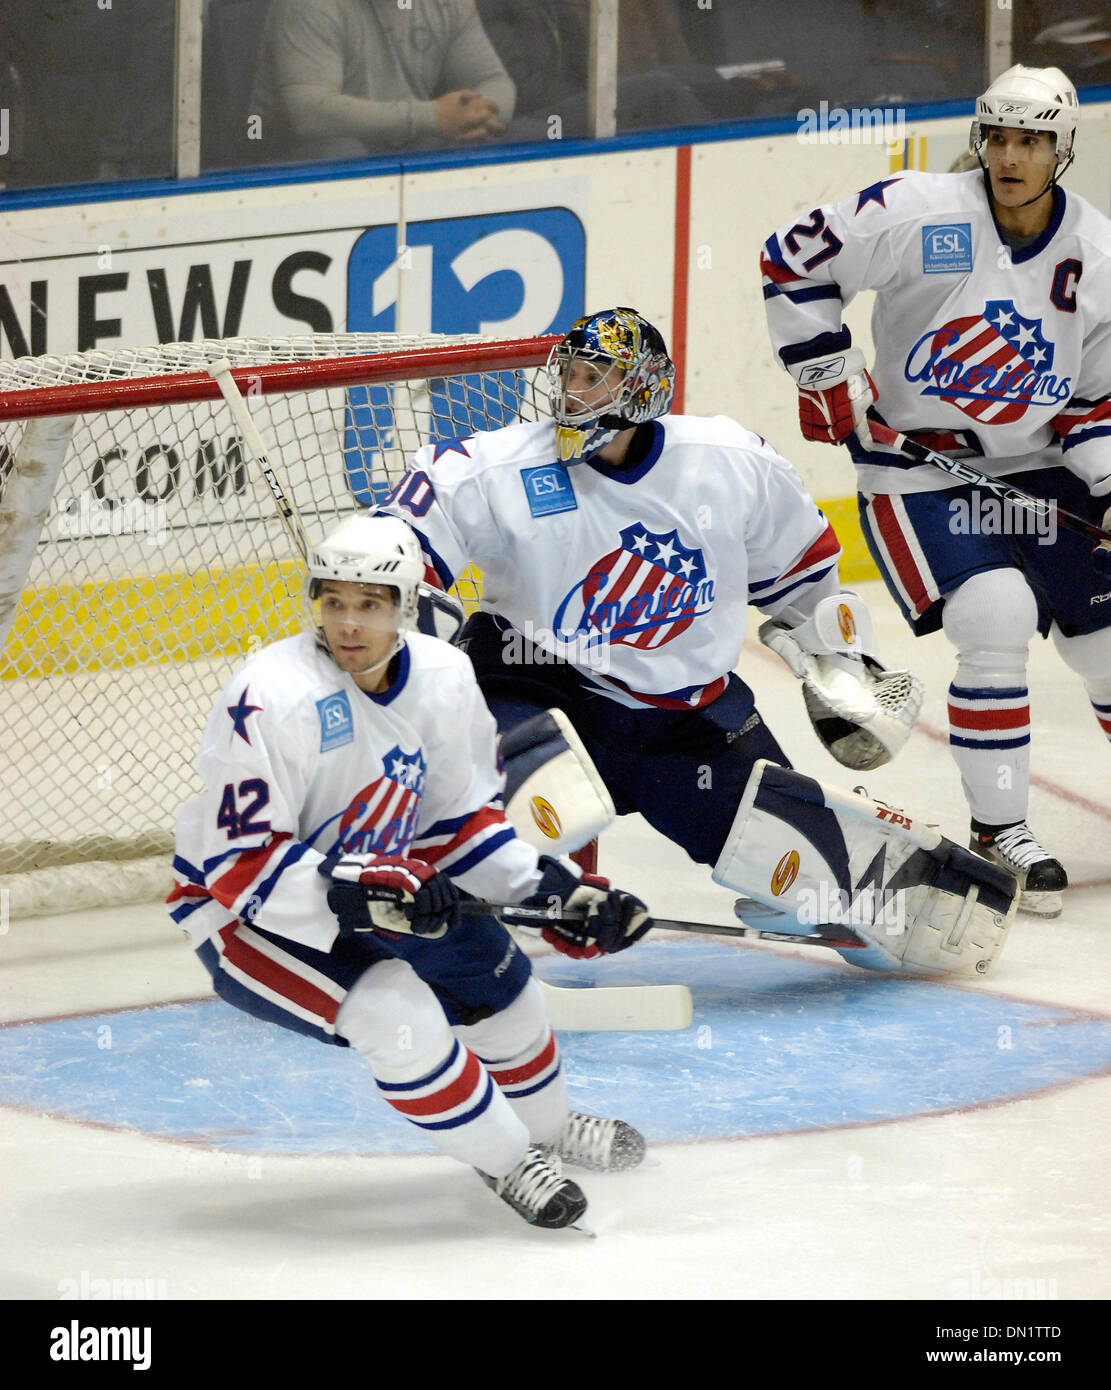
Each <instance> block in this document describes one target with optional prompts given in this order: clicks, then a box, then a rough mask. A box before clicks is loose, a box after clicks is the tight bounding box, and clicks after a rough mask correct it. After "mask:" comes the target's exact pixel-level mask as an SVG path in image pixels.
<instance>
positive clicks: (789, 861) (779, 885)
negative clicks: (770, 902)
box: [771, 849, 799, 898]
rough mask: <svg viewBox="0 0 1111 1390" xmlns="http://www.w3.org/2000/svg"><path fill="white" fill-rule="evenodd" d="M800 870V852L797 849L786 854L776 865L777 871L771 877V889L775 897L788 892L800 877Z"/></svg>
mask: <svg viewBox="0 0 1111 1390" xmlns="http://www.w3.org/2000/svg"><path fill="white" fill-rule="evenodd" d="M798 872H799V852H798V850H797V849H793V850H791V851H789V853H787V854H785V855H784V856H783V858H782V859H781V860H780V861H779V863H778V864H777V865H776V866H775V872H774V873H773V874H772V878H771V890H772V893H773V894H774V895H775V897H777V898H778V897H779V896H780V894H782V893H786V891H787V889H788V888H790V886H791V884H792V883H794V881H795V879H796V878H797V877H798Z"/></svg>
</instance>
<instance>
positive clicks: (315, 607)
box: [305, 514, 424, 675]
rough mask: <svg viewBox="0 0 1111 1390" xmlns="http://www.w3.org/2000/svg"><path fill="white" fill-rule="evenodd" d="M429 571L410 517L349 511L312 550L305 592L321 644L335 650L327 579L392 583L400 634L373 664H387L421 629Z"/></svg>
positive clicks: (319, 644)
mask: <svg viewBox="0 0 1111 1390" xmlns="http://www.w3.org/2000/svg"><path fill="white" fill-rule="evenodd" d="M423 577H424V559H423V557H422V555H421V548H420V542H419V541H418V540H417V538H416V536H415V535H414V534H413V532H412V531H411V530H410V529H409V527H408V526H406V524H405V522H403V521H399V520H398V519H397V518H396V517H392V516H369V515H366V514H360V515H356V516H349V517H347V518H346V520H344V521H341V522H340V524H339V525H338V526H337V527H335V529H334V530H332V531H329V533H328V534H327V535H326V536H325V537H324V539H323V540H322V541H320V542H319V544H317V545H315V546H313V547H312V549H311V550H310V551H309V568H308V579H307V583H306V586H305V598H306V608H307V609H308V614H309V621H310V623H311V626H312V630H313V633H314V635H315V637H316V641H317V645H318V646H320V647H322V648H323V649H324V650H325V651H328V650H329V649H328V643H327V642H326V640H325V637H324V629H323V625H322V623H321V620H320V595H321V589H322V586H323V584H324V581H325V580H328V579H333V580H336V581H338V582H340V583H350V584H380V585H383V586H384V587H386V588H389V589H392V590H393V591H394V594H395V596H396V599H397V606H398V610H399V615H398V625H397V640H396V642H395V643H394V646H393V649H392V651H391V652H390V654H389V656H387V657H386V658H385V659H384V660H383V661H379V662H377V663H375V666H373V667H369V668H367V669H368V670H374V669H377V667H379V666H383V665H385V663H386V661H389V660H391V659H392V658H393V657H394V656H396V655H397V653H398V652H399V651H400V650H401V648H402V646H403V645H404V643H405V633H406V632H411V631H414V630H415V629H416V626H417V597H418V592H419V587H420V582H421V580H422V579H423ZM355 674H357V675H364V674H366V672H362V671H360V672H356V673H355Z"/></svg>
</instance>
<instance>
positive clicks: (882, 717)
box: [382, 308, 1015, 973]
mask: <svg viewBox="0 0 1111 1390" xmlns="http://www.w3.org/2000/svg"><path fill="white" fill-rule="evenodd" d="M548 374H549V390H550V397H551V404H552V412H553V416H554V418H553V419H551V420H540V421H537V422H533V423H528V422H522V423H518V424H513V425H509V426H506V427H504V428H502V429H499V430H494V431H483V432H479V433H476V434H473V435H470V436H467V437H466V438H462V439H454V440H441V441H440V442H438V443H435V444H428V445H426V446H425V447H424V448H423V449H421V450H420V451H419V452H418V453H417V454H416V455H415V456H414V458H413V460H412V462H411V466H410V469H409V471H408V473H407V474H406V475H405V477H404V478H403V479H402V480H401V482H400V483H399V484H398V486H397V487H396V488H395V489H394V491H393V493H392V494H391V495H390V497H389V498H388V499H387V500H386V501H385V502H384V503H383V504H382V505H383V509H384V510H385V511H386V512H388V513H392V514H394V515H396V516H398V517H402V518H404V519H406V520H407V521H409V522H410V524H411V525H412V526H413V527H414V529H415V530H416V531H417V534H418V535H419V536H420V539H421V544H422V547H423V550H424V555H425V559H426V561H427V565H428V569H427V571H426V575H425V578H426V581H427V582H428V583H429V584H433V585H439V586H441V587H442V588H443V589H445V590H446V589H448V588H449V587H450V586H451V584H452V583H453V581H454V580H455V578H456V577H457V576H458V575H460V574H461V573H462V571H463V569H464V568H465V566H466V565H467V564H468V563H470V562H473V563H474V564H476V565H477V566H478V567H479V568H480V569H481V571H482V574H483V588H482V598H481V611H480V612H479V613H477V614H475V615H474V616H472V617H471V618H470V620H469V621H468V622H467V625H466V626H465V627H464V628H463V630H462V633H461V634H460V637H459V642H460V645H461V646H462V647H463V649H464V650H465V651H466V652H467V654H468V655H469V656H470V658H471V660H472V662H473V663H474V667H475V671H476V673H477V676H478V681H479V685H480V687H481V689H482V693H483V695H484V696H485V698H486V701H487V703H488V705H489V706H490V709H491V711H492V712H493V715H494V718H495V719H496V720H497V723H498V728H499V730H500V732H501V752H502V757H503V759H504V761H505V765H506V775H507V788H506V795H507V800H506V811H507V815H508V816H509V819H510V820H511V821H512V822H513V824H514V826H515V827H516V828H517V831H518V833H519V834H522V835H530V836H531V838H532V839H533V842H534V843H536V844H544V843H547V844H548V845H551V846H554V847H555V848H558V849H560V850H575V849H577V848H579V847H580V846H582V845H583V844H585V843H586V842H588V841H589V840H590V839H591V838H592V837H593V836H595V835H597V834H598V833H599V831H600V830H602V829H604V828H605V826H606V825H607V824H608V823H609V822H610V821H611V820H612V818H613V816H614V814H615V813H619V814H627V813H630V812H633V811H639V812H640V813H641V814H642V815H643V816H644V817H645V819H646V820H647V821H648V822H649V823H650V824H651V825H653V826H654V827H655V828H656V829H657V830H658V831H660V832H661V833H662V834H664V835H666V836H667V837H668V838H669V839H671V840H673V841H674V842H675V843H677V844H679V845H681V846H682V847H683V848H684V849H685V850H686V851H687V853H688V854H689V855H690V857H691V858H692V859H693V860H695V861H696V862H697V863H700V864H709V865H712V866H713V877H714V879H715V880H716V881H717V882H718V883H721V884H724V885H725V886H726V887H728V888H732V889H734V890H737V891H739V892H741V893H743V894H745V895H746V898H747V900H748V901H745V902H742V903H741V904H739V905H738V911H739V913H740V915H742V916H744V915H745V913H746V912H748V911H751V910H753V909H754V907H755V905H756V904H759V905H760V908H761V911H762V913H766V912H771V913H772V914H774V915H775V928H774V929H775V930H777V931H779V930H781V931H785V932H788V933H793V934H795V935H798V934H807V935H809V934H813V933H814V929H815V927H817V928H819V929H820V928H822V927H826V926H830V925H833V926H835V927H836V928H837V929H836V930H835V931H834V933H833V935H834V936H835V937H836V938H837V939H839V940H840V941H841V942H844V941H845V940H846V930H845V928H844V924H845V923H846V922H848V923H849V924H850V925H851V928H852V931H853V932H856V933H858V935H859V937H860V938H861V939H862V942H863V943H866V944H861V943H856V944H854V945H853V946H851V947H846V948H845V949H844V955H845V958H846V959H848V960H851V961H852V962H853V963H854V964H858V965H861V966H865V967H868V968H873V969H877V970H893V969H895V970H899V969H905V970H921V971H925V972H930V973H933V972H942V971H949V970H954V969H968V968H976V969H979V970H981V971H983V970H986V969H988V968H989V967H990V965H991V962H992V960H993V959H994V958H995V957H996V955H997V954H998V951H999V949H1000V948H1001V945H1002V942H1003V936H1004V932H1005V930H1006V927H1007V925H1008V924H1009V921H1010V918H1011V914H1012V909H1013V900H1014V897H1015V883H1014V879H1013V877H1012V876H1011V875H1010V874H1008V873H1006V872H1003V871H1001V870H999V869H997V868H995V867H994V866H989V865H986V864H984V862H983V861H982V860H980V859H979V858H978V857H977V856H975V855H972V854H970V853H969V852H968V851H967V850H964V849H961V848H959V847H958V846H956V845H953V844H952V843H951V842H949V841H947V840H945V839H944V838H943V837H942V836H941V835H939V834H938V832H937V831H936V829H934V828H932V827H930V826H928V825H925V824H923V823H922V822H920V821H918V820H917V819H915V818H913V817H911V816H907V815H899V814H895V813H892V812H891V811H890V809H889V808H886V807H882V806H879V805H877V803H875V802H873V801H871V800H870V799H868V798H867V797H866V796H861V795H857V794H854V793H846V792H842V791H839V790H838V789H837V788H835V787H832V786H828V785H826V784H823V783H819V782H816V781H814V780H812V779H811V778H808V777H804V776H802V775H801V774H799V773H796V772H794V771H793V770H791V769H790V766H789V764H788V761H787V758H786V757H785V756H784V754H783V752H782V750H781V749H780V747H779V744H778V743H777V742H776V740H775V738H774V737H773V735H772V733H771V731H770V730H769V729H768V727H767V726H766V725H765V723H764V721H763V719H762V717H761V715H760V714H759V713H758V711H757V709H756V705H755V701H754V697H753V694H752V691H751V690H750V689H749V687H748V686H747V685H746V684H745V682H744V681H743V680H741V679H740V677H739V676H738V675H736V674H735V673H734V671H733V669H732V668H733V666H734V664H735V662H736V661H737V658H738V656H739V654H740V651H741V647H742V644H743V642H744V638H745V630H746V623H747V613H748V605H749V604H750V603H752V604H755V605H756V606H758V607H759V608H760V609H761V610H763V611H764V612H765V613H766V614H768V622H767V623H765V624H764V626H763V627H762V628H761V639H762V640H763V641H764V642H765V643H766V644H767V645H768V646H769V647H770V648H772V649H773V650H774V651H776V652H777V653H778V654H779V655H780V656H781V657H782V658H783V659H784V660H785V661H786V662H787V663H788V665H789V666H790V667H791V669H792V671H794V673H795V674H796V675H798V676H799V677H800V678H801V679H802V681H803V688H804V697H805V700H806V706H807V709H808V711H809V713H810V715H811V719H812V722H813V723H814V727H815V729H816V731H817V733H818V736H819V738H821V739H822V741H823V742H824V743H825V744H826V746H827V747H828V748H829V749H830V751H831V752H832V753H833V755H834V756H835V757H837V758H839V759H840V760H841V761H842V762H843V763H845V764H846V765H848V766H850V767H853V768H857V769H867V768H870V767H876V766H879V765H880V764H881V763H883V762H886V761H887V759H888V758H889V757H890V756H891V755H892V753H894V752H895V751H896V750H897V749H898V748H899V747H900V746H901V745H902V743H903V742H904V741H905V739H906V738H907V736H908V734H909V732H910V729H911V726H912V725H913V723H914V718H915V715H916V713H917V709H918V706H919V702H920V699H921V687H920V685H919V683H918V682H917V681H916V680H915V679H914V678H912V677H911V676H910V675H909V674H908V673H907V672H893V671H887V670H885V669H884V668H883V667H882V666H881V665H880V664H879V662H878V661H877V660H876V659H875V658H874V656H873V655H872V654H871V651H870V647H871V641H870V627H869V617H868V612H867V609H866V608H865V607H864V604H863V603H862V602H861V601H860V599H859V598H858V597H857V596H856V595H854V594H850V593H843V592H842V590H841V586H840V583H839V581H838V575H837V557H838V555H839V553H840V546H839V544H838V541H837V537H836V536H835V534H834V532H833V530H832V528H831V527H830V526H829V524H828V522H827V521H826V519H825V517H824V516H823V515H822V514H821V512H820V511H819V510H818V508H817V506H816V505H815V503H814V501H813V500H812V498H811V497H810V496H809V494H808V493H807V492H806V490H805V489H804V487H803V485H802V482H801V480H800V479H799V477H798V475H797V474H796V473H795V471H794V469H793V468H792V467H791V466H790V464H789V463H788V462H787V461H786V460H785V459H783V458H781V457H780V456H779V455H778V454H777V453H776V452H775V450H774V449H772V448H771V447H770V446H769V445H768V444H767V443H766V441H764V440H763V439H761V438H759V437H758V436H757V435H755V434H752V433H750V432H749V431H748V430H746V429H744V428H742V426H740V425H739V424H737V423H736V422H734V421H733V420H729V419H726V418H725V417H721V416H719V417H715V418H712V419H701V418H697V417H694V416H686V415H671V414H669V413H668V408H669V406H670V403H671V400H672V395H673V390H674V380H675V368H674V365H673V363H672V362H671V360H670V358H669V356H668V353H667V348H666V345H665V343H664V341H663V338H662V337H661V335H660V333H659V332H658V330H657V329H656V328H655V327H654V326H653V325H652V324H650V323H648V322H647V321H646V320H645V319H644V318H643V317H641V315H639V314H638V313H637V312H636V311H635V310H632V309H625V308H617V309H608V310H604V311H602V312H600V313H596V314H592V315H589V316H587V317H586V318H583V319H581V320H580V321H579V322H578V323H576V324H575V325H574V326H573V327H572V329H571V330H570V332H569V333H568V334H567V335H566V336H565V337H564V338H563V340H562V342H561V343H560V344H558V345H557V347H556V348H555V349H554V350H553V353H552V355H551V358H550V360H549V364H548ZM752 900H755V903H754V902H753V901H752ZM870 904H871V905H875V904H879V905H882V907H883V909H884V910H883V913H882V914H877V913H872V912H871V911H870V906H869V905H870ZM870 919H871V920H870ZM838 924H840V925H838ZM824 934H825V935H826V936H827V937H828V936H829V933H828V932H827V933H824ZM851 934H852V933H851V932H849V933H848V935H849V937H850V938H851Z"/></svg>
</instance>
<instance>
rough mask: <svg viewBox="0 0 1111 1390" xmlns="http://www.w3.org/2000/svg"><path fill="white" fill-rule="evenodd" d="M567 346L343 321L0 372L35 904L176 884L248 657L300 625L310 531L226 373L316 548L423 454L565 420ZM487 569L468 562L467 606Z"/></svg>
mask: <svg viewBox="0 0 1111 1390" xmlns="http://www.w3.org/2000/svg"><path fill="white" fill-rule="evenodd" d="M553 341H554V340H553V339H529V340H518V341H515V342H511V343H491V342H489V341H483V340H481V339H475V338H445V337H434V336H426V337H419V338H418V337H402V336H394V335H368V334H340V335H314V336H305V337H298V338H287V339H246V338H237V339H225V340H219V341H217V340H205V341H200V342H194V343H177V344H163V345H162V346H160V347H157V348H152V349H148V350H125V349H117V350H113V351H94V352H88V353H84V354H77V355H73V356H67V357H40V358H21V359H18V360H16V361H5V362H0V636H2V634H3V633H4V632H5V629H7V640H6V642H3V653H2V656H0V679H2V682H3V684H2V685H0V690H2V692H3V699H2V704H0V773H2V775H0V892H2V893H3V894H4V897H3V904H4V906H5V908H6V909H7V910H8V911H10V912H11V913H12V915H14V916H20V915H24V916H26V915H33V914H35V913H42V912H58V911H66V910H72V909H73V908H76V907H80V906H87V905H93V904H104V903H109V902H121V901H132V900H139V899H142V898H144V897H151V896H154V895H156V894H157V893H159V892H161V891H164V888H165V886H166V883H167V877H168V867H167V866H168V862H169V858H168V857H169V854H170V851H171V847H172V837H173V820H174V814H175V812H176V810H177V807H178V806H179V805H180V803H181V802H182V800H183V799H184V798H185V797H186V796H188V795H189V794H190V793H191V792H192V791H194V790H195V789H196V788H197V787H198V785H199V782H198V779H197V778H196V774H195V772H194V770H193V759H194V757H195V755H196V750H197V746H198V743H199V739H200V734H201V730H202V728H203V726H204V723H205V720H206V719H207V717H208V714H209V712H210V710H211V707H212V704H213V701H214V699H215V697H216V696H217V694H218V693H219V691H220V689H221V687H222V686H223V685H224V683H225V682H226V681H227V679H228V678H229V676H230V675H231V672H232V670H233V669H234V667H235V666H236V664H238V663H239V662H240V661H241V660H242V658H243V656H244V654H245V653H247V652H249V651H251V650H253V649H255V648H256V647H258V646H260V645H262V644H263V643H267V642H271V641H276V640H277V639H279V638H281V637H285V636H288V635H290V634H291V633H293V632H296V631H298V630H299V628H300V615H301V593H302V584H303V570H302V567H301V564H300V561H299V559H298V557H297V553H296V550H295V547H294V544H293V541H292V539H291V538H290V536H289V535H288V534H287V532H286V529H285V527H284V525H283V523H282V521H281V518H280V516H279V514H278V510H277V507H276V505H275V502H274V500H273V498H272V495H271V492H270V490H269V488H268V486H267V484H266V482H265V480H264V479H263V477H262V473H261V470H260V469H259V467H258V466H257V465H256V464H255V462H254V461H253V460H252V459H251V457H250V455H249V453H248V451H247V449H246V448H245V446H244V445H243V443H242V442H241V440H240V438H239V435H238V432H237V430H236V427H235V424H234V421H233V419H232V416H231V413H230V411H229V410H228V407H227V405H226V404H225V402H224V401H223V399H222V398H221V397H220V394H219V390H218V388H217V386H216V383H215V382H214V381H213V380H212V378H211V377H210V376H209V374H208V372H207V370H206V366H207V364H208V363H209V362H212V361H215V360H217V359H219V358H221V357H226V358H228V360H229V361H230V362H231V365H232V368H233V371H234V373H235V377H236V380H237V383H238V385H239V387H240V390H241V391H242V393H243V395H244V396H245V398H246V399H247V401H248V404H249V406H250V408H251V413H252V416H253V418H254V421H255V423H256V425H257V426H258V427H259V430H260V432H261V434H262V437H263V440H264V442H265V444H266V445H267V447H268V449H269V450H270V452H271V457H272V459H273V461H274V462H275V464H276V465H277V466H278V468H279V470H280V475H281V478H282V481H283V485H284V488H285V491H286V493H287V495H288V496H289V497H290V499H291V500H292V502H293V505H294V507H295V509H296V511H297V512H298V513H299V514H300V516H301V519H302V522H303V524H304V528H305V531H306V533H307V535H308V538H309V541H310V543H311V541H312V540H314V539H316V538H317V537H318V536H319V535H321V534H323V533H324V532H325V531H326V530H327V529H329V528H330V527H331V526H332V525H334V524H335V522H336V521H337V520H339V519H341V518H342V517H343V516H344V515H345V514H347V513H349V512H352V511H356V510H358V509H360V508H362V507H365V506H367V505H369V504H370V503H371V502H373V501H374V500H375V499H376V498H380V497H381V496H382V495H384V493H385V492H386V491H388V490H389V488H390V487H391V486H392V485H393V484H394V483H396V482H397V480H398V479H399V478H400V477H401V475H402V473H403V472H404V470H405V467H406V463H407V460H408V459H409V458H410V457H411V456H412V454H413V452H414V451H415V450H416V449H417V448H419V447H420V446H421V445H422V444H425V443H427V442H429V441H435V440H448V439H454V438H460V437H464V436H466V435H468V434H471V433H472V432H474V431H475V430H481V429H492V428H497V427H499V426H502V425H506V424H511V423H513V422H515V421H517V420H522V419H524V420H533V419H537V418H540V417H542V416H544V415H547V414H548V413H549V410H548V403H547V396H546V392H545V389H544V382H543V372H542V371H541V370H540V368H541V367H542V364H543V363H544V361H545V359H546V357H547V354H548V350H549V348H550V346H551V343H552V342H553ZM51 479H53V481H51ZM479 582H480V577H479V576H477V575H474V574H473V573H468V574H467V575H465V576H461V578H460V582H459V585H458V586H457V587H458V590H459V594H460V597H461V598H462V599H463V600H464V603H466V604H469V605H470V606H473V604H474V603H475V602H476V600H477V592H478V591H477V584H478V583H479ZM9 622H10V627H9V626H8V625H9Z"/></svg>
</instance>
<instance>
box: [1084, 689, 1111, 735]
mask: <svg viewBox="0 0 1111 1390" xmlns="http://www.w3.org/2000/svg"><path fill="white" fill-rule="evenodd" d="M1088 698H1089V699H1090V700H1091V701H1092V709H1093V710H1094V711H1095V715H1096V719H1097V721H1098V723H1099V727H1100V728H1101V729H1102V730H1103V732H1104V733H1105V734H1106V735H1107V737H1108V738H1109V739H1111V696H1108V698H1107V699H1106V700H1104V699H1098V700H1097V699H1096V698H1095V697H1094V696H1092V695H1089V697H1088Z"/></svg>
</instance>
